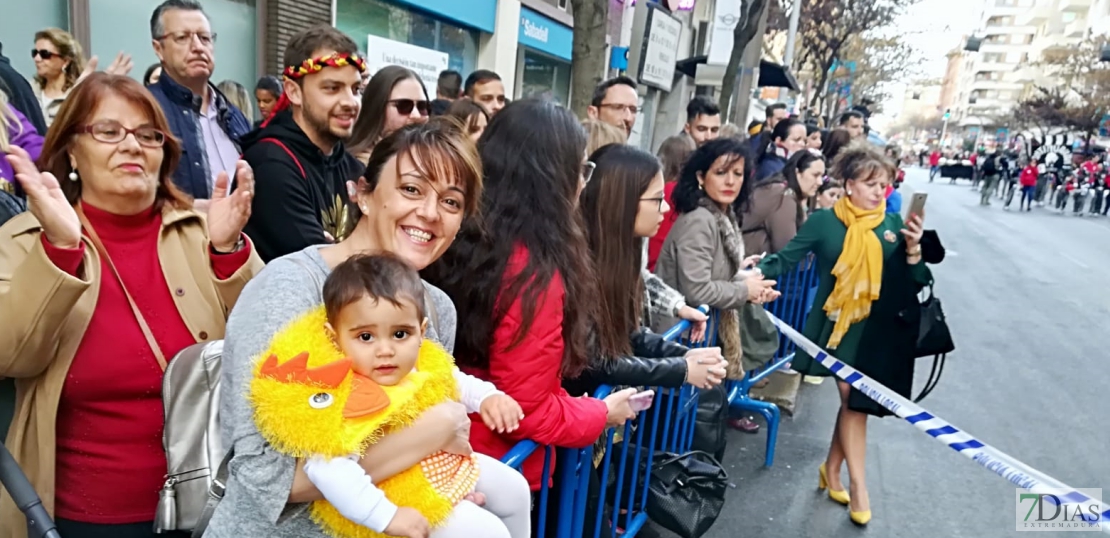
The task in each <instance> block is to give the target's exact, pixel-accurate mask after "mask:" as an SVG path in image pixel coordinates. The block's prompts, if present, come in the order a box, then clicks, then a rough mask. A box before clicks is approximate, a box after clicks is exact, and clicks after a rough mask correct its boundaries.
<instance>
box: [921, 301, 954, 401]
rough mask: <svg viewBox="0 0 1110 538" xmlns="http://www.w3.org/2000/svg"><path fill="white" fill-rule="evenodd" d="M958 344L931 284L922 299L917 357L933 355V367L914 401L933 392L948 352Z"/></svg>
mask: <svg viewBox="0 0 1110 538" xmlns="http://www.w3.org/2000/svg"><path fill="white" fill-rule="evenodd" d="M955 349H956V344H955V342H953V341H952V331H950V330H949V329H948V321H947V320H946V319H945V317H944V308H943V307H941V303H940V298H938V297H937V296H936V293H934V291H933V285H932V284H931V283H930V284H929V297H928V298H926V299H925V300H924V301H921V329H920V332H919V333H918V336H917V357H919V358H920V357H929V356H932V357H933V368H932V371H931V372H930V373H929V380H928V381H926V382H925V387H924V388H922V389H921V393H920V394H918V395H917V398H914V400H913V401H914V402H915V403H916V402H920V401H921V400H924V399H925V397H926V396H928V395H929V393H931V392H933V389H935V388H936V386H937V383H938V382H940V376H941V374H943V373H944V363H945V360H946V359H947V358H948V354H949V353H951V352H952V351H955Z"/></svg>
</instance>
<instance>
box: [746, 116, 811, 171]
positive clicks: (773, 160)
mask: <svg viewBox="0 0 1110 538" xmlns="http://www.w3.org/2000/svg"><path fill="white" fill-rule="evenodd" d="M805 147H806V126H805V125H804V124H802V122H800V121H798V120H796V119H794V118H787V119H785V120H782V121H780V122H778V123H776V124H775V128H774V129H772V130H771V134H770V135H768V136H766V137H764V138H763V147H762V148H760V151H759V153H757V154H756V158H758V159H759V165H758V168H757V169H756V171H755V178H754V179H755V180H756V181H757V182H758V181H761V180H763V179H765V178H768V177H771V176H773V175H775V174H777V173H779V172H781V171H782V168H783V167H784V166H786V160H787V159H789V158H790V157H792V156H793V155H794V154H795V153H797V152H799V151H802V150H803V149H805Z"/></svg>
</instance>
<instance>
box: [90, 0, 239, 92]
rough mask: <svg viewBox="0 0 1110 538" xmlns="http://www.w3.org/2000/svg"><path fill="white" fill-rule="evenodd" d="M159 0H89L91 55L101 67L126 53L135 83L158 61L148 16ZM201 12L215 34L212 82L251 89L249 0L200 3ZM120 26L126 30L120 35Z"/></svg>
mask: <svg viewBox="0 0 1110 538" xmlns="http://www.w3.org/2000/svg"><path fill="white" fill-rule="evenodd" d="M161 3H162V0H89V28H90V38H91V39H90V41H91V42H92V51H91V53H90V56H91V55H92V54H96V55H97V56H98V57H99V58H100V65H101V66H102V67H104V66H107V65H108V64H109V63H111V62H112V59H114V58H115V57H116V54H117V53H118V52H119V51H124V52H126V53H128V54H130V55H131V58H132V61H133V62H134V63H135V68H134V69H132V70H131V77H132V78H134V79H136V80H139V79H141V78H142V76H143V73H144V72H145V71H146V68H147V66H149V65H151V64H153V63H155V62H157V61H158V56H156V55H155V54H154V47H153V46H152V45H151V44H150V16H151V14H152V13H154V8H156V7H158V5H159V4H161ZM204 12H205V13H207V14H208V19H209V21H211V25H212V31H213V32H215V33H216V72H215V73H213V74H212V83H213V84H216V83H219V82H220V81H223V80H228V79H230V80H234V81H236V82H238V83H240V84H242V85H243V86H246V87H248V88H253V87H254V83H255V81H256V80H257V79H258V68H257V58H256V56H257V54H256V51H257V47H256V43H257V40H256V33H255V32H256V27H257V26H258V25H257V24H256V22H257V21H256V15H255V0H204ZM120 28H126V29H127V31H123V32H121V31H120V30H119V29H120Z"/></svg>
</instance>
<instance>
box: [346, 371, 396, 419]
mask: <svg viewBox="0 0 1110 538" xmlns="http://www.w3.org/2000/svg"><path fill="white" fill-rule="evenodd" d="M388 406H389V395H387V394H386V393H385V391H384V390H382V388H381V386H379V385H378V384H377V383H375V382H374V381H373V380H371V379H370V378H369V377H366V376H364V375H361V374H359V373H356V372H351V394H350V395H349V396H347V405H346V406H344V407H343V418H358V417H364V416H366V415H369V414H372V413H377V412H378V411H381V410H382V409H385V408H386V407H388Z"/></svg>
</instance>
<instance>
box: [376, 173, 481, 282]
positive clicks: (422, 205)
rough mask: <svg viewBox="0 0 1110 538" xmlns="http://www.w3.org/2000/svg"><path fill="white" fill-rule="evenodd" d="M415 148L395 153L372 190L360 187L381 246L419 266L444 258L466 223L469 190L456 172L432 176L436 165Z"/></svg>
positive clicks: (418, 268)
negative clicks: (419, 157) (419, 158)
mask: <svg viewBox="0 0 1110 538" xmlns="http://www.w3.org/2000/svg"><path fill="white" fill-rule="evenodd" d="M420 164H421V166H417V163H416V162H414V160H413V157H411V156H410V154H407V153H403V154H399V155H395V156H393V157H391V158H390V159H389V160H388V161H386V163H385V165H384V166H383V167H382V172H381V176H380V177H379V178H378V184H377V186H376V187H375V188H374V190H373V191H372V192H365V191H364V190H362V189H360V192H359V205H360V207H362V208H363V212H364V213H365V214H366V216H365V217H364V218H366V219H368V220H369V224H370V229H371V233H372V234H373V236H374V241H375V242H376V243H377V247H378V248H380V249H381V250H383V251H386V252H391V253H393V254H396V255H398V256H400V257H401V258H403V259H404V260H405V261H407V262H408V263H409V265H411V266H412V267H413V268H415V269H416V270H418V271H419V270H422V269H424V268H425V267H427V266H429V265H431V264H432V262H434V261H436V260H437V259H439V257H440V256H442V255H443V253H444V252H446V251H447V248H448V247H450V246H451V243H452V241H454V239H455V235H456V234H458V232H459V227H461V226H462V221H463V217H464V215H465V211H464V208H465V207H466V192H465V191H464V189H463V187H462V186H461V185H459V184H458V182H457V181H456V180H455V179H454V178H441V177H427V175H426V174H427V173H428V172H427V171H434V170H437V167H435V166H430V165H425V164H424V163H420Z"/></svg>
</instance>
